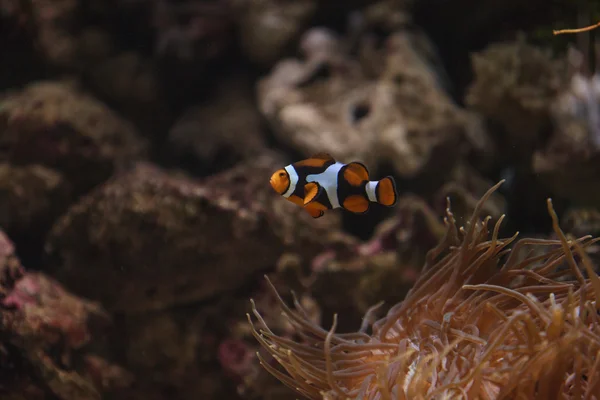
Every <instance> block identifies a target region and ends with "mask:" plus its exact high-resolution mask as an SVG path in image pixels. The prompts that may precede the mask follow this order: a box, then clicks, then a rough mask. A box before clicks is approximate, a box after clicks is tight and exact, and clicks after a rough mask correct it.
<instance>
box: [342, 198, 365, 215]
mask: <svg viewBox="0 0 600 400" xmlns="http://www.w3.org/2000/svg"><path fill="white" fill-rule="evenodd" d="M343 206H344V208H345V209H346V210H348V211H350V212H353V213H355V214H364V213H366V212H367V211H368V210H369V200H368V199H367V198H366V197H364V196H361V195H358V194H355V195H352V196H348V198H346V200H344V204H343Z"/></svg>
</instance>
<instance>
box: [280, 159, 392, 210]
mask: <svg viewBox="0 0 600 400" xmlns="http://www.w3.org/2000/svg"><path fill="white" fill-rule="evenodd" d="M270 183H271V186H272V187H273V189H274V190H275V191H276V192H277V193H279V194H280V195H282V196H283V197H285V198H286V199H288V200H289V201H291V202H292V203H294V204H297V205H299V206H302V207H304V208H305V209H306V211H307V212H308V213H309V214H310V215H311V216H312V217H313V218H320V217H322V216H323V215H324V214H325V211H326V210H332V209H335V208H343V209H345V210H348V211H350V212H353V213H355V214H364V213H366V212H367V211H368V210H369V207H370V203H379V204H382V205H384V206H387V207H392V206H394V205H395V204H396V201H397V199H398V192H397V190H396V183H395V181H394V178H393V177H391V176H387V177H385V178H383V179H381V180H378V181H372V180H370V179H369V171H368V170H367V167H365V166H364V165H363V164H362V163H360V162H351V163H349V164H344V163H341V162H337V161H336V160H335V159H334V158H333V157H332V156H330V155H329V154H327V153H319V154H316V155H314V156H312V157H311V158H308V159H306V160H302V161H298V162H296V163H293V164H290V165H288V166H286V167H284V168H282V169H280V170H278V171H276V172H275V173H274V174H273V175H272V176H271V180H270Z"/></svg>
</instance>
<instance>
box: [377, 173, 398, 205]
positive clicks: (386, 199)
mask: <svg viewBox="0 0 600 400" xmlns="http://www.w3.org/2000/svg"><path fill="white" fill-rule="evenodd" d="M375 194H376V199H377V202H378V203H379V204H382V205H384V206H387V207H392V206H394V205H396V202H397V201H398V190H397V189H396V182H395V181H394V178H393V177H392V176H386V177H385V178H383V179H380V180H379V181H378V182H377V187H376V188H375Z"/></svg>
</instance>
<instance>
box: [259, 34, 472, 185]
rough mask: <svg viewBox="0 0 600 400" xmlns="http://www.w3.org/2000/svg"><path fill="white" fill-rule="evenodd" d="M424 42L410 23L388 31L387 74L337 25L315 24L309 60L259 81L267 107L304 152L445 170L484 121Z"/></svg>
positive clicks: (417, 170) (412, 170)
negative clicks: (353, 48)
mask: <svg viewBox="0 0 600 400" xmlns="http://www.w3.org/2000/svg"><path fill="white" fill-rule="evenodd" d="M417 42H418V41H416V40H415V39H414V38H413V37H412V34H410V33H408V32H406V31H399V32H396V33H395V34H393V35H391V36H390V37H388V38H387V39H386V42H385V48H386V54H385V57H384V59H383V60H382V62H383V65H384V66H383V68H382V71H381V72H380V76H379V77H378V79H371V78H368V77H367V76H366V75H365V73H364V71H363V70H362V67H361V65H360V63H358V62H357V61H355V60H353V59H352V58H350V57H349V55H348V54H347V53H346V51H345V50H344V44H343V41H342V40H341V39H340V38H338V37H336V35H335V34H334V33H332V32H330V31H328V30H326V29H321V28H314V29H312V30H309V31H308V32H307V33H306V34H305V35H304V37H303V39H302V43H301V45H300V48H301V49H302V51H303V53H304V54H303V55H304V57H305V60H306V61H301V60H298V59H288V60H283V61H280V62H279V63H278V64H277V65H276V66H275V67H274V69H273V71H272V72H271V74H270V75H269V76H268V77H266V78H264V79H263V80H261V81H260V82H259V88H258V98H259V102H260V107H261V111H262V112H263V113H264V115H265V116H266V117H267V119H268V120H269V122H270V123H271V125H272V126H273V129H274V131H275V133H276V134H277V135H278V138H279V139H280V140H281V141H282V142H284V143H286V144H288V145H291V146H293V147H294V148H295V149H296V150H297V151H299V152H301V153H302V154H303V155H305V156H310V155H312V154H314V153H316V152H318V151H328V152H330V153H331V154H333V155H334V156H336V157H338V158H340V159H342V160H344V161H350V160H354V159H358V160H361V161H363V162H365V164H367V165H370V166H372V167H371V168H372V169H374V168H375V166H376V165H378V164H380V163H383V162H386V163H389V164H391V165H392V166H393V167H394V169H395V171H396V172H397V173H398V174H400V175H402V176H404V177H414V176H416V175H418V174H421V173H424V172H432V171H443V169H444V168H448V167H451V166H452V165H453V164H454V162H455V160H456V159H457V157H459V156H460V154H461V151H463V150H466V149H468V147H469V140H468V137H469V136H473V135H474V134H472V133H470V132H469V131H471V130H473V129H478V125H477V122H476V121H473V120H472V119H471V118H470V116H469V114H467V113H464V112H463V111H461V110H460V109H459V108H458V107H457V106H456V105H455V104H454V103H453V102H452V101H451V99H450V98H449V97H448V96H447V95H446V94H445V93H444V91H443V89H442V88H441V86H440V85H439V82H438V80H437V78H436V76H435V74H434V72H433V71H432V69H431V68H429V66H428V63H427V61H426V60H424V59H423V58H422V57H421V55H420V53H419V52H418V51H417V50H415V48H414V45H415V43H417ZM479 134H481V135H483V132H480V133H479Z"/></svg>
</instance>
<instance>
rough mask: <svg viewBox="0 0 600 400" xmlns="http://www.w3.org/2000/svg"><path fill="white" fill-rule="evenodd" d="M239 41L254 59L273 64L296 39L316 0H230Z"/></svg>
mask: <svg viewBox="0 0 600 400" xmlns="http://www.w3.org/2000/svg"><path fill="white" fill-rule="evenodd" d="M230 3H231V7H232V12H233V14H234V15H235V18H236V20H237V21H236V22H237V25H238V30H239V37H238V40H239V41H240V45H241V47H242V49H243V51H244V53H245V54H246V56H247V57H248V58H249V59H250V60H251V61H253V62H255V63H257V64H259V65H262V66H271V65H272V64H273V63H275V62H276V61H277V60H279V59H280V58H281V56H282V55H283V53H285V51H286V50H288V47H289V46H290V45H291V44H292V43H293V41H294V40H296V39H297V38H298V37H299V36H300V34H301V32H302V31H303V30H304V28H305V26H306V25H307V24H308V22H309V20H310V18H311V17H312V16H313V14H314V13H315V11H316V10H317V1H316V0H295V1H283V2H282V1H274V0H266V1H252V0H231V1H230Z"/></svg>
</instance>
